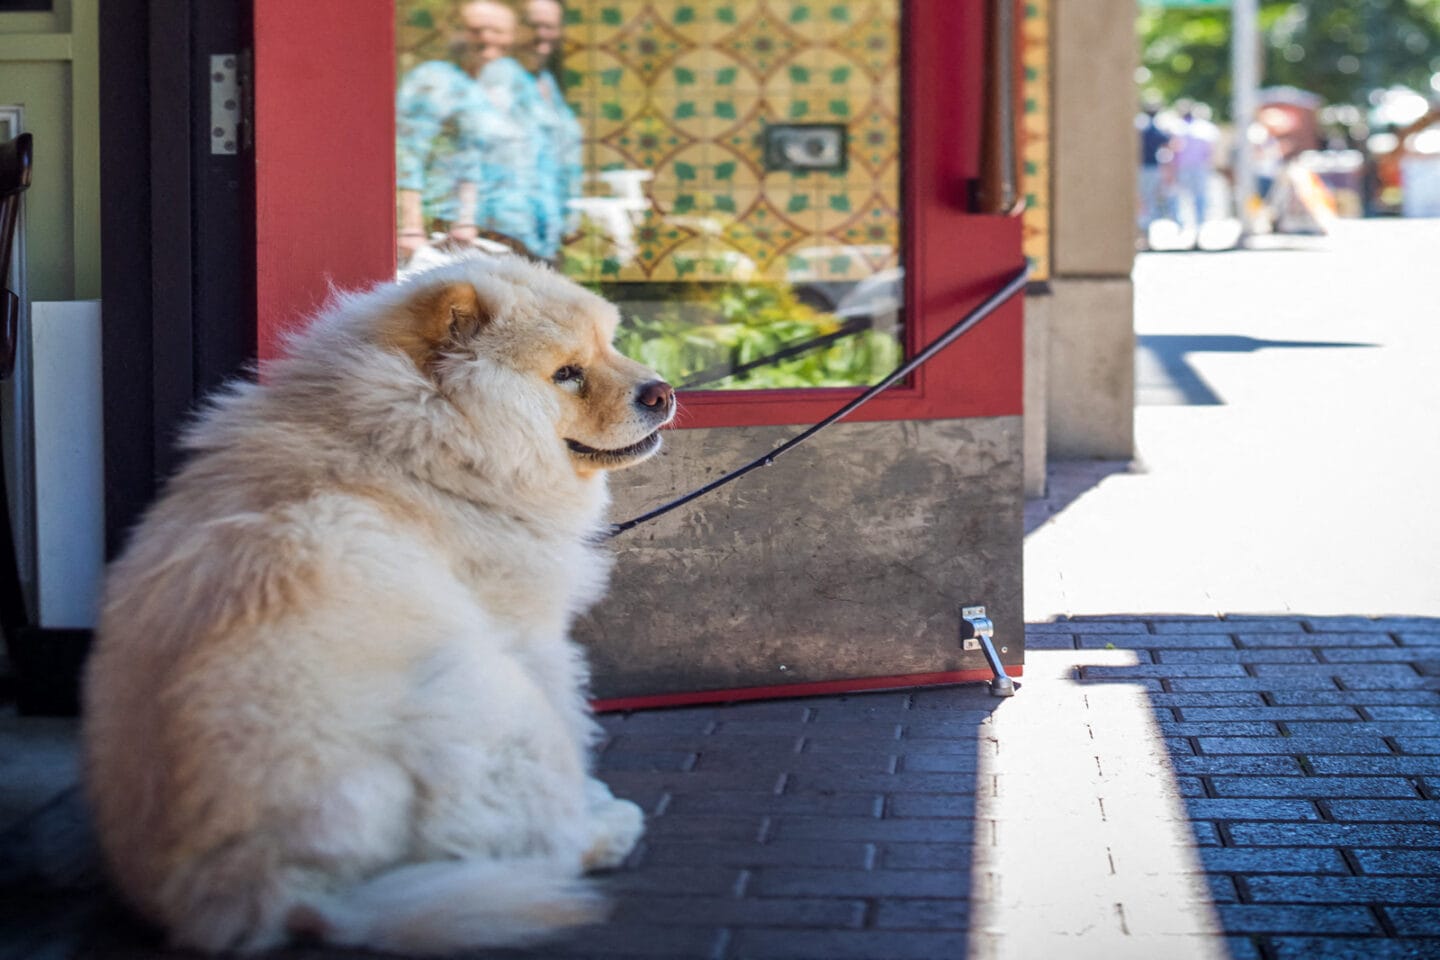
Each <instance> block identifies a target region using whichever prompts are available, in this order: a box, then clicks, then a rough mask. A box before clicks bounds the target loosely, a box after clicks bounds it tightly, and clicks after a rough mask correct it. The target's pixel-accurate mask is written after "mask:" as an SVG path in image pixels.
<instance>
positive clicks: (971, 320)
mask: <svg viewBox="0 0 1440 960" xmlns="http://www.w3.org/2000/svg"><path fill="white" fill-rule="evenodd" d="M1029 279H1030V265H1029V264H1028V263H1027V264H1026V265H1025V266H1024V267H1022V268H1021V269H1020V270H1019V271H1018V272H1017V273H1016V274H1015V276H1013V277H1011V278H1010V280H1009V281H1008V282H1007V283H1006V284H1005V286H1003V287H1001V288H1000V289H999V290H997V291H995V292H994V293H993V294H991V295H990V296H989V297H986V298H985V300H984V301H982V302H981V303H980V304H979V305H977V306H976V307H975V309H973V310H971V311H970V312H969V313H967V314H966V315H965V316H963V317H961V318H960V319H959V321H957V322H956V323H955V325H954V326H952V327H951V328H950V329H949V330H946V331H945V332H944V333H942V334H941V335H940V336H939V337H937V338H936V339H935V340H934V341H933V342H931V343H930V344H929V345H928V346H927V347H925V349H924V350H921V351H920V352H919V353H917V354H915V356H913V357H911V358H910V359H909V360H907V361H906V362H905V363H903V364H901V365H900V366H899V367H896V368H895V369H894V370H893V371H891V373H890V374H889V375H888V376H886V377H885V379H883V380H881V381H880V382H879V383H877V384H875V385H874V386H872V387H870V388H869V389H868V390H866V391H865V392H864V393H862V394H860V395H859V396H858V397H856V398H855V399H853V400H851V401H850V402H849V403H847V404H845V405H844V406H843V407H841V408H840V409H839V410H836V411H835V412H834V413H832V414H830V416H828V417H826V418H825V419H824V420H821V421H820V422H819V423H817V424H815V425H814V426H811V427H808V428H807V429H806V430H805V431H803V432H802V433H798V434H796V435H795V436H793V437H791V438H790V439H789V440H786V441H785V442H784V443H782V444H780V446H778V447H776V448H775V449H773V450H771V451H770V452H769V453H767V454H765V455H764V456H762V457H758V458H756V459H754V460H751V461H750V462H749V463H747V464H745V465H744V466H743V467H739V468H737V469H735V470H732V471H730V472H729V473H727V474H725V475H724V476H722V477H717V478H715V479H714V480H712V481H710V482H709V483H707V484H705V485H704V486H703V487H699V488H697V489H695V490H692V491H690V492H689V493H687V494H685V495H684V496H682V497H678V498H676V499H674V500H671V501H670V502H669V503H666V504H662V505H661V506H658V507H656V508H655V509H654V510H651V511H649V512H648V513H642V514H641V515H640V516H638V517H634V518H632V519H630V520H626V521H625V522H624V523H615V524H611V526H610V536H611V537H616V536H619V535H620V534H622V533H624V532H625V531H626V530H629V529H631V528H632V527H638V526H639V525H640V524H642V523H648V522H649V521H651V520H654V519H655V518H656V517H661V516H664V515H665V514H667V513H669V512H670V511H671V510H674V509H676V508H677V507H683V506H685V504H687V503H689V502H690V501H692V500H698V499H699V498H700V497H703V496H705V494H707V493H710V492H712V491H714V490H718V489H719V488H721V487H723V486H725V484H727V483H729V482H730V481H732V480H739V479H740V478H741V477H743V476H745V474H747V473H749V472H750V471H751V470H754V469H756V468H757V467H768V466H770V464H772V463H774V462H775V461H776V460H777V459H779V457H780V456H781V455H782V454H784V453H787V452H789V451H790V450H791V449H792V448H794V447H798V446H799V445H800V444H802V443H804V442H805V441H806V440H809V439H810V438H811V437H813V436H815V434H817V433H819V432H820V431H821V430H824V429H825V428H826V427H828V426H830V424H832V423H835V422H836V421H837V420H843V419H844V418H845V417H847V416H849V415H850V414H851V413H853V412H855V410H857V409H859V408H860V407H861V406H864V405H865V404H866V403H867V402H869V400H870V399H871V398H872V397H874V396H875V395H876V394H878V393H880V392H881V391H882V390H885V389H888V388H889V387H891V386H894V385H895V383H896V382H898V381H900V380H902V379H904V378H905V377H907V376H909V375H910V373H911V372H912V371H913V370H915V369H916V368H917V367H919V366H921V365H922V364H924V363H926V362H927V361H928V360H930V359H931V358H932V357H934V356H935V355H936V354H937V353H939V352H940V351H941V350H944V349H945V348H946V347H948V346H950V344H952V343H954V342H955V340H956V339H957V338H959V337H960V336H961V335H962V334H964V333H965V332H966V331H968V330H969V329H970V328H971V327H973V326H975V325H976V324H977V323H979V322H980V321H981V320H984V319H985V318H986V317H988V316H989V315H990V314H992V313H994V312H995V310H996V309H997V308H998V307H1000V305H1001V304H1003V303H1005V302H1006V301H1007V300H1009V299H1010V298H1011V297H1013V296H1015V294H1017V293H1019V292H1020V291H1021V290H1022V289H1024V287H1025V282H1026V281H1027V280H1029Z"/></svg>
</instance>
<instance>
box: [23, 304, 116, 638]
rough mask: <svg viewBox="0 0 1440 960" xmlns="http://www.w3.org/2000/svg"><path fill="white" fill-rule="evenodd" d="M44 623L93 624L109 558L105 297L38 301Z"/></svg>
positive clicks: (34, 338) (39, 553)
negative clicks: (104, 410)
mask: <svg viewBox="0 0 1440 960" xmlns="http://www.w3.org/2000/svg"><path fill="white" fill-rule="evenodd" d="M30 320H31V344H32V348H33V351H34V353H33V357H34V424H35V541H36V542H35V547H36V566H37V570H36V574H37V581H38V588H39V601H40V602H39V607H40V610H39V613H40V625H41V626H42V627H93V626H94V625H95V614H96V609H97V604H96V601H97V598H98V595H99V587H100V574H101V570H102V568H103V567H104V563H105V471H104V443H103V434H102V430H103V426H102V417H101V389H100V302H99V301H98V300H75V301H67V302H56V303H35V304H32V305H31V313H30Z"/></svg>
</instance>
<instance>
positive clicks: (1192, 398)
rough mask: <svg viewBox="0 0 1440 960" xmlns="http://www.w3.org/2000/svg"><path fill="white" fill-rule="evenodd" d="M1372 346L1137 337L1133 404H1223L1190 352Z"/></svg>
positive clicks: (1215, 337)
mask: <svg viewBox="0 0 1440 960" xmlns="http://www.w3.org/2000/svg"><path fill="white" fill-rule="evenodd" d="M1375 346H1378V345H1377V344H1373V343H1343V342H1330V341H1321V340H1258V339H1256V338H1255V337H1245V336H1225V335H1216V334H1209V335H1205V334H1141V335H1139V336H1137V337H1136V338H1135V402H1136V403H1137V404H1141V405H1148V406H1160V405H1172V406H1219V405H1221V404H1223V403H1224V402H1225V401H1224V400H1223V399H1222V398H1221V397H1220V396H1219V394H1217V393H1216V392H1215V391H1214V390H1213V389H1212V388H1211V387H1210V385H1209V384H1208V383H1206V382H1205V379H1204V378H1203V377H1202V376H1200V373H1199V371H1197V370H1196V369H1195V368H1194V367H1193V366H1192V365H1191V363H1190V355H1191V354H1194V353H1254V352H1255V351H1257V350H1276V349H1330V348H1351V349H1358V348H1365V347H1375Z"/></svg>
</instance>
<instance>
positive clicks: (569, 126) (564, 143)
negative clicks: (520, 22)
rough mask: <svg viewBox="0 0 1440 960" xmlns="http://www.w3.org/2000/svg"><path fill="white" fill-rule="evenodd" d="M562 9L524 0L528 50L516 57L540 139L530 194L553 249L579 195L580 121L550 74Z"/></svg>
mask: <svg viewBox="0 0 1440 960" xmlns="http://www.w3.org/2000/svg"><path fill="white" fill-rule="evenodd" d="M564 22H565V9H564V7H563V6H562V4H561V3H560V0H529V2H528V3H526V5H525V25H526V26H527V27H529V28H530V42H529V45H528V49H526V50H525V51H524V53H523V55H522V59H523V60H524V61H525V66H526V67H527V68H529V70H530V73H531V74H532V75H533V76H534V78H535V86H536V92H537V94H538V113H537V121H538V123H539V126H540V129H541V131H542V133H543V137H544V147H545V154H546V162H545V163H544V164H543V165H542V168H541V182H540V184H539V185H538V187H539V188H538V192H537V194H536V202H537V207H538V209H539V211H540V217H541V229H542V233H543V234H544V237H545V245H546V247H547V248H549V249H551V250H558V249H559V246H560V242H561V237H562V236H563V235H564V234H565V233H567V232H569V231H570V230H572V229H573V226H574V224H573V223H570V222H569V221H570V220H573V219H574V217H573V214H571V212H570V210H569V206H570V200H571V199H572V198H574V197H578V196H580V181H581V177H582V176H583V170H582V167H581V157H580V151H581V142H582V134H581V130H580V121H579V120H577V119H576V118H575V113H574V112H573V111H572V110H571V109H570V106H569V104H567V103H566V102H565V97H564V96H563V94H562V93H561V90H560V84H559V82H558V81H557V80H556V79H555V74H554V73H553V72H552V67H553V66H554V63H555V60H556V57H557V56H558V54H559V52H560V41H561V36H562V31H563V30H564Z"/></svg>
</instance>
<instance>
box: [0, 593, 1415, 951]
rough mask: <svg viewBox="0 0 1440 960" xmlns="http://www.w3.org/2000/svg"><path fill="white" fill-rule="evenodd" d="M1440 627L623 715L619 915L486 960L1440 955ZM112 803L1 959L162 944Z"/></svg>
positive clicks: (1099, 627) (1084, 645) (1211, 625)
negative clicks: (624, 837)
mask: <svg viewBox="0 0 1440 960" xmlns="http://www.w3.org/2000/svg"><path fill="white" fill-rule="evenodd" d="M1437 637H1440V621H1431V620H1424V619H1418V618H1403V619H1402V618H1396V619H1395V620H1393V621H1391V620H1387V619H1385V618H1378V619H1370V618H1342V619H1321V618H1310V617H1305V616H1293V617H1283V618H1276V619H1274V620H1266V619H1255V618H1194V617H1187V618H1176V619H1169V618H1129V619H1126V618H1117V617H1109V618H1104V619H1095V620H1089V619H1084V620H1073V621H1058V622H1054V623H1046V624H1038V625H1034V626H1032V627H1031V628H1030V633H1029V637H1028V639H1031V640H1034V641H1037V642H1035V643H1031V644H1030V645H1029V650H1028V654H1027V669H1026V675H1025V677H1024V678H1023V689H1022V690H1021V691H1020V693H1019V694H1018V695H1017V696H1016V697H1014V698H1012V699H1009V700H997V699H994V698H992V697H990V696H989V695H988V694H987V692H986V691H985V689H984V687H983V686H981V685H973V686H966V687H958V688H952V689H934V690H922V691H910V692H886V693H876V694H868V695H855V696H849V697H830V698H818V699H812V700H796V701H782V702H773V703H750V704H731V705H724V706H709V707H696V708H689V709H678V710H669V711H651V712H645V713H634V714H628V715H612V716H607V717H604V718H603V720H602V722H603V726H604V729H605V732H606V738H605V742H604V745H603V749H602V752H601V754H600V757H599V769H600V772H601V775H602V776H603V777H604V778H605V779H607V780H608V781H609V782H610V783H611V785H612V786H613V788H614V789H615V790H616V792H617V793H619V794H621V795H624V796H628V797H630V798H632V799H634V800H636V801H637V802H638V803H640V804H641V805H642V806H643V807H644V808H645V809H646V812H647V815H648V818H649V827H648V832H647V835H646V839H645V840H644V842H643V844H642V846H641V847H640V849H638V850H637V851H636V853H635V855H634V856H633V857H632V858H631V862H630V863H629V864H628V865H627V866H626V867H625V868H624V869H622V870H619V871H616V872H614V873H613V874H610V875H608V876H607V877H605V878H604V879H603V881H602V882H603V884H604V886H605V888H606V889H607V890H608V892H609V894H610V895H611V897H612V898H613V900H614V902H615V910H614V914H613V916H612V918H611V920H610V921H609V922H608V923H607V924H605V925H604V926H602V927H599V928H597V929H595V930H588V931H586V932H585V933H584V934H583V935H581V936H578V937H575V938H572V939H570V940H568V941H565V942H562V943H560V944H555V945H551V946H547V947H544V948H540V949H537V950H535V951H532V952H529V953H524V952H508V953H492V954H484V955H475V957H476V958H477V960H478V958H479V957H494V958H499V957H511V958H521V957H524V958H531V960H533V958H538V957H554V958H557V960H558V958H579V957H597V958H599V957H607V958H624V957H637V958H638V957H667V958H672V957H673V958H682V957H705V958H716V960H734V958H744V957H755V958H761V957H775V958H795V960H801V958H807V957H814V958H848V957H865V958H925V960H947V958H961V957H973V958H976V960H989V958H995V960H1010V958H1015V960H1029V958H1032V957H1044V956H1056V957H1061V956H1063V957H1067V958H1088V957H1101V956H1104V957H1106V958H1107V960H1108V958H1111V957H1136V958H1150V957H1160V956H1164V957H1167V958H1169V957H1186V956H1193V957H1215V958H1219V957H1230V958H1234V960H1240V958H1248V957H1254V958H1257V960H1279V958H1302V957H1303V958H1306V960H1309V958H1312V957H1319V958H1325V957H1335V958H1340V957H1346V958H1348V957H1355V956H1366V957H1382V958H1384V957H1406V958H1414V957H1436V958H1440V906H1437V904H1440V677H1436V676H1433V675H1431V674H1427V673H1424V672H1422V670H1421V669H1420V667H1421V664H1422V663H1424V662H1425V661H1424V660H1423V659H1422V658H1417V657H1415V656H1413V654H1414V652H1415V651H1417V650H1423V649H1426V648H1427V647H1428V649H1429V650H1435V649H1436V648H1435V646H1434V645H1433V644H1432V643H1425V642H1417V640H1418V641H1431V640H1433V639H1435V638H1437ZM1432 659H1435V658H1432ZM1205 684H1210V685H1211V686H1208V687H1206V686H1203V685H1205ZM1215 684H1230V686H1220V687H1216V686H1213V685H1215ZM1197 685H1201V686H1197ZM47 737H48V739H47V740H46V741H45V742H46V749H47V750H51V751H53V750H54V749H55V745H54V731H53V729H51V730H49V731H48V733H47ZM7 742H9V741H7ZM83 819H84V815H83V810H82V809H81V808H80V806H79V803H78V798H77V797H76V796H75V795H74V793H73V792H72V793H70V794H68V795H64V796H62V797H61V799H60V800H59V801H57V802H56V803H54V804H52V805H51V806H50V807H48V808H46V809H45V810H42V811H40V812H39V813H37V814H36V815H34V816H32V817H30V818H29V819H28V820H26V821H23V822H22V823H20V824H18V825H13V826H11V827H10V828H9V830H8V832H6V833H5V834H4V836H3V838H0V839H3V841H4V842H3V845H0V888H3V889H0V904H3V906H0V960H12V958H13V960H21V958H25V960H29V958H31V957H37V956H42V955H43V956H47V957H50V956H53V957H72V956H73V957H92V958H109V960H118V958H122V957H124V958H131V957H144V956H150V955H152V954H153V952H154V948H155V941H154V935H153V934H152V933H150V932H147V931H145V930H144V929H142V928H140V927H138V926H137V925H135V924H134V923H133V922H130V921H127V920H126V919H125V918H124V914H123V913H121V912H120V911H119V910H118V909H116V908H115V907H113V905H109V904H108V903H107V901H106V899H105V898H104V897H103V895H102V894H100V893H99V892H98V891H99V888H98V887H97V884H96V879H95V871H94V867H93V860H91V861H89V862H88V865H87V857H93V853H91V852H90V851H89V849H88V847H87V846H86V844H87V843H88V835H87V834H86V833H85V830H84V827H83ZM342 955H343V954H342V953H340V952H336V951H320V950H292V951H287V952H285V953H283V954H281V956H282V957H287V958H290V960H300V958H305V960H321V958H324V957H336V956H342Z"/></svg>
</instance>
